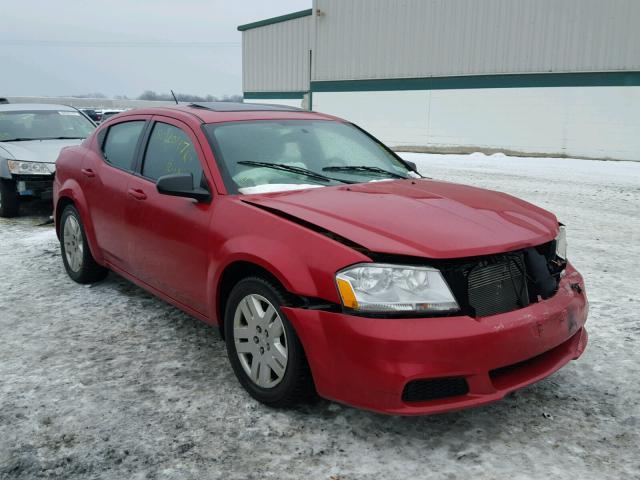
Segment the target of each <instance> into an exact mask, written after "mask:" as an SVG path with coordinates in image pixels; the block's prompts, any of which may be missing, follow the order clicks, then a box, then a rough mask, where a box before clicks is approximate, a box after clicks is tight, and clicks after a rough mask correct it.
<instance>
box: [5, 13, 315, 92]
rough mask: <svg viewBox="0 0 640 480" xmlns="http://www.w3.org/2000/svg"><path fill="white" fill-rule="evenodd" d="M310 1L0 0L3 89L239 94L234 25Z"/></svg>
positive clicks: (237, 42)
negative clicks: (172, 91) (170, 91)
mask: <svg viewBox="0 0 640 480" xmlns="http://www.w3.org/2000/svg"><path fill="white" fill-rule="evenodd" d="M306 8H311V0H277V1H264V0H226V1H223V0H108V1H104V0H16V1H9V0H0V96H23V95H24V96H48V95H75V94H84V93H89V92H102V93H104V94H105V95H107V96H113V95H127V96H129V97H136V96H138V95H140V94H141V93H142V92H143V91H144V90H155V91H157V92H168V91H169V89H173V90H174V91H176V92H181V93H192V94H198V95H206V94H211V95H216V96H221V95H224V94H240V93H242V76H241V75H242V66H241V62H242V53H241V43H240V42H241V34H240V32H238V31H237V30H236V27H237V26H238V25H240V24H243V23H249V22H252V21H256V20H261V19H264V18H269V17H273V16H278V15H283V14H285V13H290V12H294V11H297V10H303V9H306Z"/></svg>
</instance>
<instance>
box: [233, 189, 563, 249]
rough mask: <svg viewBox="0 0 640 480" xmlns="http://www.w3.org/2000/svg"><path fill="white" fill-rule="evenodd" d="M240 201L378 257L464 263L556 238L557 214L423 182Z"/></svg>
mask: <svg viewBox="0 0 640 480" xmlns="http://www.w3.org/2000/svg"><path fill="white" fill-rule="evenodd" d="M241 198H242V200H243V201H244V202H247V203H250V204H253V205H254V206H258V207H262V208H266V209H270V210H275V211H276V213H277V212H282V213H284V214H285V215H286V216H288V217H289V218H291V217H295V218H298V219H300V220H302V221H303V222H306V223H310V224H313V225H316V226H318V227H320V228H322V229H324V230H327V231H330V232H332V233H334V234H336V235H339V236H341V237H343V238H346V239H348V240H350V241H351V242H354V243H356V244H358V245H360V246H362V247H364V248H366V249H367V250H370V251H372V252H377V253H388V254H398V255H410V256H418V257H427V258H438V259H442V258H460V257H468V256H476V255H487V254H493V253H500V252H505V251H511V250H517V249H520V248H525V247H531V246H536V245H540V244H542V243H545V242H548V241H550V240H553V239H554V238H555V236H556V235H557V233H558V221H557V219H556V217H555V215H553V214H552V213H549V212H547V211H545V210H543V209H541V208H538V207H536V206H534V205H531V204H530V203H527V202H525V201H523V200H519V199H517V198H515V197H512V196H510V195H507V194H504V193H500V192H494V191H490V190H484V189H481V188H475V187H470V186H465V185H458V184H454V183H448V182H438V181H433V180H426V179H423V180H399V181H388V182H375V183H367V184H358V185H349V186H340V187H325V188H315V189H308V190H298V191H289V192H281V193H271V194H263V195H245V196H243V197H241ZM301 248H304V247H301Z"/></svg>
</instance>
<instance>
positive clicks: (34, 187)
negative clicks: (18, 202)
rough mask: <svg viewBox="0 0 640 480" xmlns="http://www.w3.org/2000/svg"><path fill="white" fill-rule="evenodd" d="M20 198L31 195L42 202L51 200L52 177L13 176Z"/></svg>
mask: <svg viewBox="0 0 640 480" xmlns="http://www.w3.org/2000/svg"><path fill="white" fill-rule="evenodd" d="M13 179H14V180H15V182H16V190H17V192H18V194H19V195H21V196H28V195H33V196H36V197H40V198H42V199H44V200H50V199H51V198H53V179H54V175H13Z"/></svg>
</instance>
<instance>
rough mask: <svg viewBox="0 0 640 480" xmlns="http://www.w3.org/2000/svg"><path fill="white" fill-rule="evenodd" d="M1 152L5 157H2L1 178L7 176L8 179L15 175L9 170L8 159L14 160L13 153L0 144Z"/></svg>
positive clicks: (0, 161)
mask: <svg viewBox="0 0 640 480" xmlns="http://www.w3.org/2000/svg"><path fill="white" fill-rule="evenodd" d="M0 154H1V156H2V157H3V158H0V178H6V179H7V180H10V179H12V178H13V176H12V175H11V172H10V171H9V165H7V160H12V159H13V155H11V154H10V153H9V152H7V151H6V150H5V149H4V148H2V146H1V145H0Z"/></svg>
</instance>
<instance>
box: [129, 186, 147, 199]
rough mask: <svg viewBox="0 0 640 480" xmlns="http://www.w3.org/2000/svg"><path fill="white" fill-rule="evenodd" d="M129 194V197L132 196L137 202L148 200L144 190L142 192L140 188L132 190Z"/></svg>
mask: <svg viewBox="0 0 640 480" xmlns="http://www.w3.org/2000/svg"><path fill="white" fill-rule="evenodd" d="M127 193H128V194H129V195H131V196H132V197H133V198H135V199H136V200H146V199H147V194H146V193H144V192H143V191H142V190H140V189H139V188H130V189H129V190H128V191H127Z"/></svg>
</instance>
